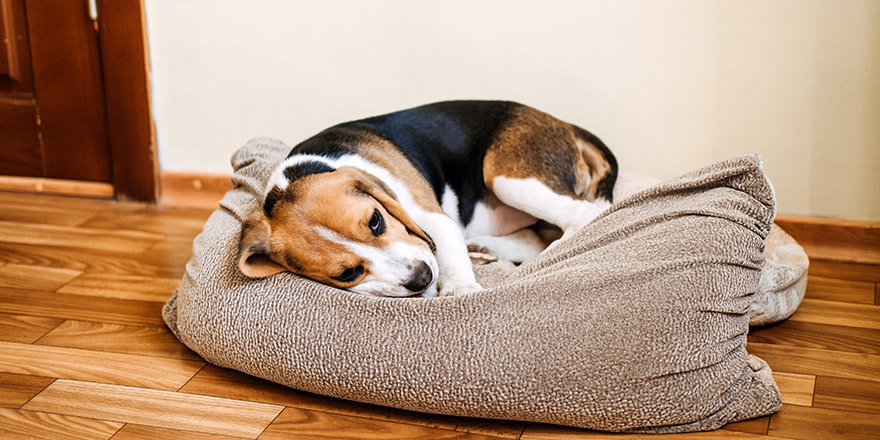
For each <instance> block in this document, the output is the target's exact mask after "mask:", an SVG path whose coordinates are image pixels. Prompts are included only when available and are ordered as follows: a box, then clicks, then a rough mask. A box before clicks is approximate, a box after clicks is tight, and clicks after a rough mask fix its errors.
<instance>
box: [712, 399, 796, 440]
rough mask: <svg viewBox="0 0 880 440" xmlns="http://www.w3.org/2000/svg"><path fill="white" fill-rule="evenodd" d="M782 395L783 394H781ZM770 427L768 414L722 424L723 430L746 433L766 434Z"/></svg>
mask: <svg viewBox="0 0 880 440" xmlns="http://www.w3.org/2000/svg"><path fill="white" fill-rule="evenodd" d="M783 396H784V395H783ZM769 427H770V416H764V417H758V418H755V419H750V420H743V421H742V422H733V423H728V424H726V425H724V428H722V429H724V430H727V431H737V432H744V433H747V434H757V435H766V434H767V429H768V428H769Z"/></svg>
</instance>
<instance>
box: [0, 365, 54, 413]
mask: <svg viewBox="0 0 880 440" xmlns="http://www.w3.org/2000/svg"><path fill="white" fill-rule="evenodd" d="M54 381H55V379H53V378H50V377H40V376H29V375H26V374H15V373H0V407H5V408H20V407H21V406H22V405H24V404H25V403H27V401H28V400H31V398H32V397H34V396H36V395H37V393H39V392H40V391H43V389H45V388H46V387H47V386H49V384H51V383H52V382H54Z"/></svg>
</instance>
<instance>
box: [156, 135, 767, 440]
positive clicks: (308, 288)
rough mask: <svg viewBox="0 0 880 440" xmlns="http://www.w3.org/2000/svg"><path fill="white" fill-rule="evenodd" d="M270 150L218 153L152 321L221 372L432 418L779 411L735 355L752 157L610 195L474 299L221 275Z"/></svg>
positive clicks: (754, 222)
mask: <svg viewBox="0 0 880 440" xmlns="http://www.w3.org/2000/svg"><path fill="white" fill-rule="evenodd" d="M288 151H289V147H287V146H286V145H284V144H282V143H280V142H278V141H273V140H269V139H256V140H253V141H251V142H250V143H249V144H248V145H246V146H245V147H244V148H242V149H241V150H239V151H238V152H237V153H236V154H235V156H234V157H233V167H234V168H235V174H234V176H233V181H234V184H235V189H233V190H232V191H230V192H229V193H228V194H227V195H226V197H225V198H224V199H223V201H222V202H221V208H220V209H218V210H217V211H216V212H214V214H213V215H212V216H211V218H210V219H209V220H208V222H207V224H206V225H205V229H204V231H203V232H202V233H201V234H200V235H199V236H198V237H197V238H196V240H195V243H194V249H193V251H194V255H193V258H192V260H191V261H190V262H189V263H188V264H187V272H186V275H185V276H184V278H183V280H182V281H181V284H180V287H179V289H178V291H177V292H176V293H175V295H174V296H173V297H172V298H171V299H170V300H169V301H168V303H167V304H166V305H165V309H164V318H165V321H166V323H167V324H168V326H169V327H170V328H171V329H172V331H173V332H174V333H175V334H176V335H177V337H178V338H179V339H180V340H181V341H182V342H183V343H185V344H186V345H187V346H189V347H190V348H192V349H193V350H194V351H196V352H197V353H199V354H200V355H201V356H203V357H204V358H205V359H206V360H208V361H209V362H211V363H214V364H216V365H219V366H223V367H228V368H234V369H237V370H241V371H243V372H246V373H248V374H252V375H255V376H259V377H262V378H265V379H268V380H271V381H275V382H278V383H282V384H285V385H288V386H291V387H293V388H297V389H301V390H305V391H310V392H314V393H318V394H324V395H328V396H334V397H339V398H344V399H350V400H356V401H360V402H368V403H374V404H379V405H386V406H392V407H397V408H403V409H409V410H415V411H423V412H430V413H438V414H449V415H459V416H470V417H486V418H497V419H512V420H522V421H535V422H544V423H554V424H562V425H571V426H578V427H586V428H593V429H600V430H609V431H633V432H683V431H695V430H709V429H715V428H718V427H720V426H722V425H724V424H725V423H728V422H732V421H737V420H743V419H747V418H751V417H757V416H762V415H766V414H769V413H772V412H775V411H777V410H778V409H779V408H780V405H781V402H780V395H779V390H778V388H777V386H776V384H775V382H774V381H773V378H772V376H771V374H770V369H769V367H768V366H767V364H766V363H764V362H763V361H762V360H760V359H758V358H757V357H755V356H751V355H749V354H747V353H746V350H745V347H746V335H747V333H748V326H749V308H750V305H751V303H752V301H753V299H754V297H755V292H756V291H757V290H758V286H759V280H760V279H761V274H762V263H763V262H764V255H763V250H764V242H765V239H766V237H767V235H768V234H769V233H770V226H771V222H772V219H773V213H774V208H773V207H774V200H773V194H772V190H771V188H770V187H769V185H768V183H767V181H766V180H765V178H764V175H763V173H762V171H761V168H760V164H759V160H758V158H757V157H755V156H742V157H738V158H735V159H731V160H728V161H725V162H720V163H718V164H715V165H712V166H709V167H706V168H704V169H701V170H698V171H695V172H693V173H690V174H687V175H685V176H682V177H680V178H677V179H673V180H670V181H667V182H663V183H660V184H658V185H655V186H652V187H651V188H648V189H647V190H645V191H641V192H637V193H636V194H634V195H632V196H630V197H628V198H625V199H623V198H621V199H617V203H615V204H614V205H613V206H612V207H611V208H610V209H609V210H608V211H606V212H605V213H603V214H602V215H601V216H600V217H599V218H597V219H596V220H595V221H594V222H592V223H590V224H589V225H587V226H586V227H584V228H583V229H581V230H580V231H579V232H578V233H577V234H575V235H574V236H572V237H571V238H568V239H566V241H565V242H563V243H560V244H559V245H558V246H556V247H554V248H553V249H552V250H550V251H548V252H545V253H543V254H542V255H540V256H538V257H536V258H535V259H533V260H530V261H528V262H526V263H524V264H522V265H521V266H519V267H514V266H513V265H510V264H503V263H494V264H488V265H482V266H477V267H476V272H477V276H478V280H479V281H480V282H481V283H482V285H483V286H484V287H485V288H486V290H485V291H483V292H480V293H476V294H471V295H463V296H455V297H449V298H427V299H426V298H405V299H391V298H375V297H367V296H361V295H357V294H353V293H349V292H346V291H340V290H336V289H333V288H331V287H328V286H324V285H321V284H318V283H315V282H312V281H310V280H307V279H303V278H300V277H297V276H295V275H293V274H289V273H282V274H278V275H275V276H272V277H269V278H266V279H262V280H252V279H248V278H245V277H244V276H242V275H241V274H240V273H239V272H238V270H237V268H236V264H235V261H236V257H237V252H238V239H239V231H240V225H241V221H242V220H243V219H245V218H246V217H247V215H248V213H249V212H250V211H251V210H253V209H257V207H258V201H257V199H256V197H257V195H258V194H260V193H261V192H262V190H263V185H264V180H265V179H266V178H267V176H268V175H269V174H270V173H271V171H272V169H273V167H274V166H275V164H276V163H278V162H279V161H280V160H281V159H282V158H283V157H284V156H285V155H286V154H287V152H288Z"/></svg>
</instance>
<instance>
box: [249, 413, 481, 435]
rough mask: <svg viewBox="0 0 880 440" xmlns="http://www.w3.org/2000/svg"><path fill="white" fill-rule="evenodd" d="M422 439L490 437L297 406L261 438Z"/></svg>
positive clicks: (281, 416)
mask: <svg viewBox="0 0 880 440" xmlns="http://www.w3.org/2000/svg"><path fill="white" fill-rule="evenodd" d="M289 438H303V439H333V440H346V439H351V440H368V439H388V440H391V439H401V440H403V439H406V440H415V439H425V440H429V439H430V440H435V439H436V440H491V439H498V437H490V436H486V435H482V434H471V433H465V432H460V431H450V430H445V429H438V428H429V427H425V426H418V425H408V424H404V423H391V422H386V421H383V420H376V419H365V418H361V417H354V416H346V415H340V414H330V413H324V412H320V411H310V410H305V409H299V408H286V409H285V410H284V411H283V412H282V413H281V415H280V416H278V418H277V419H276V420H275V421H274V422H272V424H271V425H269V428H267V429H266V431H265V432H264V433H263V435H261V436H260V440H272V439H289Z"/></svg>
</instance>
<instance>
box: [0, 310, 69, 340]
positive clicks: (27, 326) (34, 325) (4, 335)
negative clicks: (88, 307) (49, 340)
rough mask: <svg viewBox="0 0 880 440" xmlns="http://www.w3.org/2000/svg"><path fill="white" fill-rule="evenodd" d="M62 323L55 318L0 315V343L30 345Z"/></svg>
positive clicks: (61, 320)
mask: <svg viewBox="0 0 880 440" xmlns="http://www.w3.org/2000/svg"><path fill="white" fill-rule="evenodd" d="M62 322H64V320H63V319H57V318H43V317H41V316H26V315H10V314H7V313H0V341H5V342H22V343H25V344H30V343H32V342H34V341H36V340H37V339H40V338H41V337H42V336H43V335H45V334H46V333H48V332H49V331H50V330H52V329H53V328H55V327H58V326H59V325H61V323H62Z"/></svg>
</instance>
